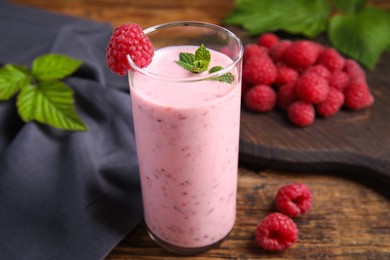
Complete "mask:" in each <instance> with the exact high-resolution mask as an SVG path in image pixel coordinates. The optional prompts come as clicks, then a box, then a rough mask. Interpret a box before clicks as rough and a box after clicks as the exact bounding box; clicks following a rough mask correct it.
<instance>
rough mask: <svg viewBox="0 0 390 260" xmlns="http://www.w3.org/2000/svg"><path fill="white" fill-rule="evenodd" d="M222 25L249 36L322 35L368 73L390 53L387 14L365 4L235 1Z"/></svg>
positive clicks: (352, 0)
mask: <svg viewBox="0 0 390 260" xmlns="http://www.w3.org/2000/svg"><path fill="white" fill-rule="evenodd" d="M224 21H225V23H227V24H236V25H240V26H242V27H243V28H244V29H245V30H246V31H247V32H248V33H249V34H250V35H259V34H261V33H264V32H270V31H273V32H274V31H279V30H280V31H285V32H288V33H291V34H302V35H304V36H306V37H309V38H313V37H315V36H317V35H319V34H320V33H323V32H326V33H327V34H328V35H329V39H330V41H331V44H332V45H333V46H334V47H335V48H336V49H337V50H339V51H340V52H341V53H342V54H344V55H346V56H349V57H351V58H353V59H356V60H357V61H359V62H360V63H361V64H362V65H364V66H366V67H367V68H369V69H374V68H375V65H376V63H377V62H378V60H379V58H380V56H381V54H382V53H383V52H385V51H388V50H390V12H389V11H387V10H382V9H379V8H374V7H370V6H369V4H368V3H367V0H294V1H291V0H278V1H274V0H236V7H235V8H234V9H233V11H232V12H231V13H230V14H229V15H228V16H227V17H226V19H225V20H224Z"/></svg>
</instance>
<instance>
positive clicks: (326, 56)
mask: <svg viewBox="0 0 390 260" xmlns="http://www.w3.org/2000/svg"><path fill="white" fill-rule="evenodd" d="M317 62H318V64H322V65H324V66H325V67H327V68H328V69H329V70H330V71H332V72H333V71H338V70H342V69H343V68H344V65H345V59H344V58H343V57H342V56H341V55H340V53H339V52H338V51H337V50H336V49H334V48H327V49H325V50H323V51H322V52H321V55H320V56H319V57H318V61H317Z"/></svg>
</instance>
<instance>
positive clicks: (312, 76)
mask: <svg viewBox="0 0 390 260" xmlns="http://www.w3.org/2000/svg"><path fill="white" fill-rule="evenodd" d="M242 95H243V100H244V103H245V105H246V107H247V108H248V109H250V110H252V111H254V112H269V111H271V110H272V109H274V108H275V107H278V108H280V109H282V110H284V111H286V112H287V116H288V118H289V120H290V121H291V122H292V123H293V124H295V125H297V126H300V127H304V126H308V125H311V124H312V123H313V122H314V119H315V117H316V115H317V116H320V117H324V118H326V117H330V116H333V115H334V114H336V113H337V112H338V111H339V110H340V109H341V108H342V107H346V108H347V109H350V110H361V109H364V108H367V107H369V106H371V105H372V104H373V103H374V97H373V95H372V93H371V91H370V88H369V86H368V84H367V80H366V74H365V71H364V70H363V68H362V67H361V66H360V65H359V64H358V63H357V62H356V61H355V60H353V59H347V58H344V57H343V56H342V55H341V54H340V53H339V52H338V51H337V50H336V49H334V48H327V47H325V46H323V45H321V44H319V43H316V42H313V41H309V40H296V41H291V40H281V39H279V37H278V36H277V35H275V34H273V33H265V34H263V35H260V36H259V37H258V39H257V42H256V43H250V44H246V45H245V48H244V67H243V83H242Z"/></svg>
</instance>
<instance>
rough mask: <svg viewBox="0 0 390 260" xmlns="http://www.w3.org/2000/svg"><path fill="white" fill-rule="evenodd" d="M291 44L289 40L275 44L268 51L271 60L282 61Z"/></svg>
mask: <svg viewBox="0 0 390 260" xmlns="http://www.w3.org/2000/svg"><path fill="white" fill-rule="evenodd" d="M291 44H292V42H291V41H289V40H282V41H280V42H279V43H278V44H276V45H275V46H274V47H272V49H270V51H269V53H270V55H271V57H272V59H273V60H274V61H275V62H278V61H282V60H283V59H284V53H285V52H286V50H287V49H288V47H290V45H291Z"/></svg>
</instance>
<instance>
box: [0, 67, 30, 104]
mask: <svg viewBox="0 0 390 260" xmlns="http://www.w3.org/2000/svg"><path fill="white" fill-rule="evenodd" d="M29 82H30V80H29V73H28V70H27V71H24V70H22V67H20V66H15V65H6V66H4V67H2V68H0V100H8V99H10V98H11V97H12V96H14V95H15V94H16V93H17V92H18V91H19V90H20V89H21V88H22V87H24V86H26V85H28V84H29Z"/></svg>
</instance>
